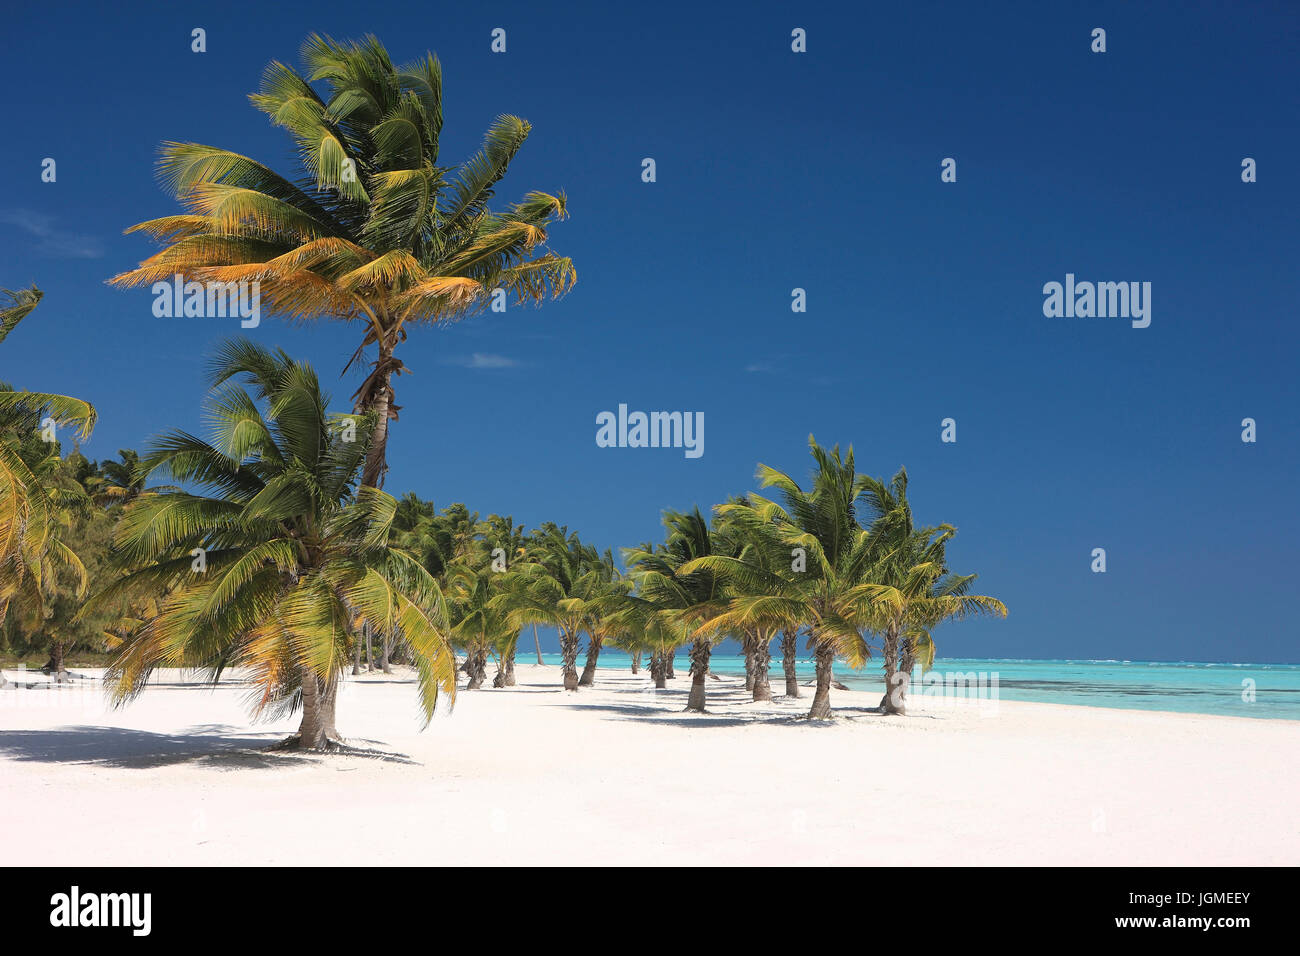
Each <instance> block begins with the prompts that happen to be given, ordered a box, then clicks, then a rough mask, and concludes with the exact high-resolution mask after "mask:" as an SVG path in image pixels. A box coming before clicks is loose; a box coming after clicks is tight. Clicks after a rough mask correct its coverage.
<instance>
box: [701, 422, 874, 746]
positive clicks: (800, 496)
mask: <svg viewBox="0 0 1300 956" xmlns="http://www.w3.org/2000/svg"><path fill="white" fill-rule="evenodd" d="M808 443H809V447H810V449H811V451H812V455H813V459H814V461H815V462H816V465H817V470H816V471H815V472H814V475H813V484H812V488H811V489H810V490H808V491H805V490H804V489H803V488H802V487H800V485H799V483H798V482H797V481H795V480H794V479H793V478H791V477H790V476H789V475H787V474H786V473H785V472H782V471H778V470H777V469H775V468H771V467H769V466H767V465H763V464H760V465H759V466H758V479H759V483H760V486H761V487H763V488H769V487H776V488H777V490H778V491H779V492H780V497H781V503H777V502H776V501H772V500H769V499H767V498H764V497H763V496H761V495H757V494H754V495H750V496H749V497H748V500H747V501H745V502H735V503H731V504H728V505H723V506H722V507H721V508H719V512H720V515H721V516H723V517H725V518H726V519H727V520H728V521H729V522H730V524H731V525H732V526H733V527H735V528H743V529H745V531H746V535H747V537H748V538H749V540H750V541H751V542H766V545H765V546H764V549H763V550H769V549H776V550H777V552H778V554H780V555H781V557H782V558H783V560H784V561H786V562H789V557H790V555H791V554H792V553H793V552H794V551H795V549H801V550H802V553H803V555H804V558H805V560H806V570H804V571H799V572H793V571H791V572H790V573H786V572H785V571H781V570H778V569H779V568H780V567H781V565H780V564H779V563H778V561H777V556H776V555H773V556H771V557H770V558H769V559H768V560H765V561H760V560H756V559H755V557H754V555H753V552H751V554H750V555H748V556H746V555H743V554H741V555H735V556H727V555H717V556H713V557H709V558H701V559H697V560H695V561H692V562H691V563H690V564H689V565H687V566H686V568H684V569H683V570H684V571H694V570H708V571H712V572H714V573H715V574H717V575H718V576H719V577H721V578H722V579H724V580H725V581H727V582H728V587H729V590H730V592H731V593H730V594H729V595H728V601H727V602H726V603H725V605H724V606H723V607H721V608H718V609H715V610H713V611H711V612H710V613H709V614H708V615H707V617H706V620H705V624H704V626H705V627H707V628H709V629H711V630H714V631H724V632H725V631H730V632H733V633H734V632H739V633H744V632H745V631H746V630H747V629H749V628H754V627H766V628H770V629H773V630H775V629H777V628H782V627H790V626H792V625H794V624H795V623H796V622H798V623H801V624H802V625H803V626H805V627H807V629H808V631H809V637H808V645H809V648H810V649H811V650H812V651H813V656H814V659H815V661H816V668H817V691H816V693H815V694H814V696H813V703H812V707H811V709H810V710H809V712H808V716H809V717H810V718H812V719H816V720H826V719H829V718H830V716H831V707H830V691H831V684H832V681H833V665H834V661H835V657H836V656H837V655H841V656H844V657H846V658H847V659H848V661H849V663H850V665H852V666H860V665H861V663H862V662H863V661H865V660H866V658H867V656H868V654H869V650H868V647H867V644H866V641H865V639H864V637H863V635H862V632H861V629H862V628H863V627H864V626H865V616H864V615H863V614H862V612H861V609H860V606H859V605H860V604H861V602H862V601H863V600H864V595H863V594H862V593H861V592H859V591H857V590H856V588H858V587H859V586H861V585H862V584H864V583H866V582H867V581H868V580H869V577H868V573H869V571H870V569H871V562H872V560H873V557H874V553H873V549H872V544H873V542H872V540H871V537H870V535H869V534H868V532H867V531H866V530H865V529H863V528H862V527H861V526H860V525H859V524H858V521H857V516H856V511H855V505H856V502H857V499H858V498H859V496H860V495H861V494H862V493H863V492H864V490H865V487H866V479H865V477H864V476H860V475H858V474H857V472H856V470H855V467H854V461H853V449H852V447H850V448H849V450H848V454H847V455H845V456H843V457H841V455H840V449H839V446H838V445H836V446H835V447H834V448H833V449H831V450H829V451H828V450H827V449H825V448H822V447H821V446H820V445H818V444H817V441H816V439H815V438H813V437H812V436H809V438H808ZM782 552H783V554H781V553H782ZM785 566H786V567H787V568H788V567H789V565H788V563H787V564H786V565H785Z"/></svg>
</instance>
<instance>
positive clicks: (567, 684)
mask: <svg viewBox="0 0 1300 956" xmlns="http://www.w3.org/2000/svg"><path fill="white" fill-rule="evenodd" d="M560 664H561V666H562V667H563V668H564V689H565V690H577V689H578V635H577V634H576V633H575V634H570V633H569V632H568V631H563V630H562V631H560Z"/></svg>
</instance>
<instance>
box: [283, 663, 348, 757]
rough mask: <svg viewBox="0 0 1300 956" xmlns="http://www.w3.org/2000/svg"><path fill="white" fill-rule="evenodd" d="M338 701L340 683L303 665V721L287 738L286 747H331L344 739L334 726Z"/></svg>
mask: <svg viewBox="0 0 1300 956" xmlns="http://www.w3.org/2000/svg"><path fill="white" fill-rule="evenodd" d="M337 704H338V682H337V681H336V680H328V681H325V680H321V679H320V678H319V677H317V676H316V674H315V672H313V671H311V670H310V669H308V668H303V672H302V722H301V723H300V724H299V725H298V733H297V734H295V735H294V736H292V737H290V738H289V739H288V740H286V741H285V742H284V744H283V746H288V747H292V748H294V749H297V750H331V749H334V748H336V747H337V746H338V745H339V742H340V740H341V738H340V737H339V732H338V729H337V728H336V727H335V726H334V713H335V709H336V707H337Z"/></svg>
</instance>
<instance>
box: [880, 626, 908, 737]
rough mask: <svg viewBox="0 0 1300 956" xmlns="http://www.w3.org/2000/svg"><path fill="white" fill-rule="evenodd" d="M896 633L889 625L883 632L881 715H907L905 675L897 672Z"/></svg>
mask: <svg viewBox="0 0 1300 956" xmlns="http://www.w3.org/2000/svg"><path fill="white" fill-rule="evenodd" d="M898 632H899V628H898V626H897V625H895V624H891V625H890V626H889V627H888V628H887V629H886V630H885V639H884V642H883V644H884V648H883V650H884V654H883V656H884V658H885V696H884V697H882V698H881V699H880V712H881V713H882V714H898V715H900V716H906V715H907V707H906V706H905V704H904V700H903V696H904V694H905V693H906V692H907V673H906V672H904V673H901V674H900V673H899V671H898V643H899V640H898Z"/></svg>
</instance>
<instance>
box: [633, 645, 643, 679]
mask: <svg viewBox="0 0 1300 956" xmlns="http://www.w3.org/2000/svg"><path fill="white" fill-rule="evenodd" d="M639 670H641V652H640V651H634V652H633V653H632V673H633V674H635V673H637V672H638V671H639Z"/></svg>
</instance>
